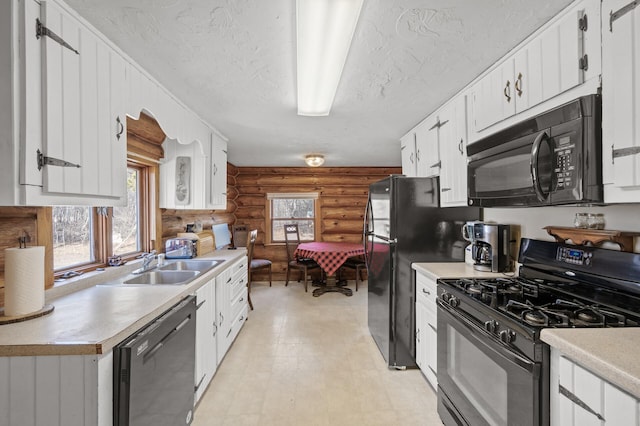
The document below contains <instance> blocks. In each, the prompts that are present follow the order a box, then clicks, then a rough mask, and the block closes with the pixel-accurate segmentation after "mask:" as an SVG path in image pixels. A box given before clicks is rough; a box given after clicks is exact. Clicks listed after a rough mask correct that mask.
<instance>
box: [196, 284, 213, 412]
mask: <svg viewBox="0 0 640 426" xmlns="http://www.w3.org/2000/svg"><path fill="white" fill-rule="evenodd" d="M215 286H216V280H215V278H214V279H212V280H211V281H209V282H208V283H207V284H205V285H203V286H202V287H200V288H199V289H198V290H197V291H196V306H197V311H196V374H195V401H194V402H195V403H197V402H198V401H199V400H200V397H201V396H202V394H203V393H204V391H205V390H206V389H207V386H208V385H209V383H210V382H211V379H213V375H214V374H215V372H216V369H217V367H218V361H217V350H216V345H217V336H216V334H217V329H218V326H217V324H216V291H215Z"/></svg>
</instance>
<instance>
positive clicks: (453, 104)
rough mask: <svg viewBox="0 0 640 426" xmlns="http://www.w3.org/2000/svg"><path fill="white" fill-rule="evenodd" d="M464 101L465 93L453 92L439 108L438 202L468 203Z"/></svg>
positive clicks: (455, 204)
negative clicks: (452, 96)
mask: <svg viewBox="0 0 640 426" xmlns="http://www.w3.org/2000/svg"><path fill="white" fill-rule="evenodd" d="M466 107H467V103H466V96H465V95H464V94H462V95H458V96H456V97H455V98H454V99H452V100H451V101H450V102H449V103H447V104H446V105H445V106H444V107H442V108H441V109H440V110H439V111H438V117H439V120H440V122H441V123H446V124H445V125H442V126H441V127H440V134H439V139H438V146H439V147H440V158H441V161H442V169H441V171H440V205H441V206H442V207H452V206H466V205H467V150H466V147H467V108H466Z"/></svg>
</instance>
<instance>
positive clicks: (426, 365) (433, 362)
mask: <svg viewBox="0 0 640 426" xmlns="http://www.w3.org/2000/svg"><path fill="white" fill-rule="evenodd" d="M436 298H437V284H436V282H435V281H434V280H432V279H430V278H428V277H427V276H425V275H423V274H421V273H419V272H416V305H415V309H416V363H417V364H418V367H419V368H420V370H421V371H422V374H424V376H425V377H426V378H427V380H428V381H429V383H430V384H431V386H433V388H434V389H438V378H437V376H436V374H437V371H438V357H437V353H438V334H437V331H436V330H437V321H436V319H437V306H436Z"/></svg>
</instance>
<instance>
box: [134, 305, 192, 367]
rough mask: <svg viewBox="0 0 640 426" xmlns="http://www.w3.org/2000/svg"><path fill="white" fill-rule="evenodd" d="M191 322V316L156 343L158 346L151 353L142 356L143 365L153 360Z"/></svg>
mask: <svg viewBox="0 0 640 426" xmlns="http://www.w3.org/2000/svg"><path fill="white" fill-rule="evenodd" d="M189 321H191V315H187V317H186V318H185V319H183V320H182V321H181V322H180V324H178V325H176V326H175V327H174V328H172V329H171V331H170V332H169V333H167V334H166V335H165V336H164V337H163V338H162V339H160V341H159V342H158V343H156V345H155V346H154V347H153V348H151V350H150V351H149V352H147V353H146V354H144V355H143V356H142V363H143V364H146V363H147V362H148V361H149V360H150V359H151V358H153V357H154V356H155V354H156V352H158V351H159V350H160V349H162V348H163V347H164V346H165V345H166V344H167V343H168V342H169V340H171V339H172V338H173V337H174V336H175V335H176V333H178V332H180V330H181V329H182V328H184V326H185V325H187V323H188V322H189Z"/></svg>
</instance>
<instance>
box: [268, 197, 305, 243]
mask: <svg viewBox="0 0 640 426" xmlns="http://www.w3.org/2000/svg"><path fill="white" fill-rule="evenodd" d="M268 198H269V200H270V202H271V206H270V207H271V208H270V213H271V242H284V225H285V224H289V223H297V224H298V230H299V232H300V240H301V241H313V240H314V239H315V227H316V225H315V220H316V213H315V212H316V205H315V204H316V199H317V195H316V194H281V195H280V194H269V195H268Z"/></svg>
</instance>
